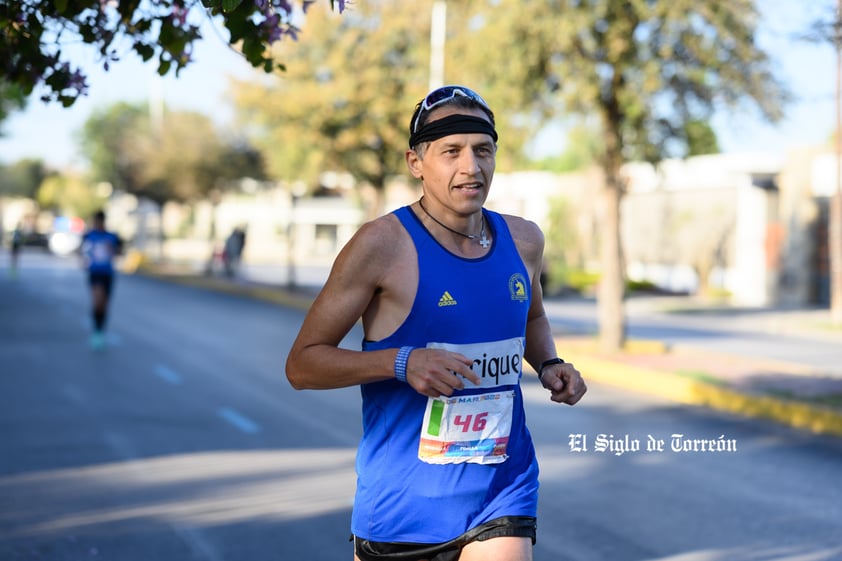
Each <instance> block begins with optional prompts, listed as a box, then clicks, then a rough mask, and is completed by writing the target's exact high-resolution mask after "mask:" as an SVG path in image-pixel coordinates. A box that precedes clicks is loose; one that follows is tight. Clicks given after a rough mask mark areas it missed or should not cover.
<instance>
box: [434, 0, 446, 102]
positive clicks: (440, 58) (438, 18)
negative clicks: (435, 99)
mask: <svg viewBox="0 0 842 561" xmlns="http://www.w3.org/2000/svg"><path fill="white" fill-rule="evenodd" d="M430 23H431V25H430V91H432V90H434V89H436V88H438V87H440V86H443V85H444V43H445V40H446V34H447V4H446V3H445V1H444V0H436V2H434V3H433V12H432V15H431V22H430Z"/></svg>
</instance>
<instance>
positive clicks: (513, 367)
mask: <svg viewBox="0 0 842 561" xmlns="http://www.w3.org/2000/svg"><path fill="white" fill-rule="evenodd" d="M523 346H524V341H523V338H522V337H513V338H511V339H504V340H502V341H490V342H486V343H471V344H467V345H455V344H452V343H429V344H428V345H427V348H428V349H445V350H448V351H452V352H454V353H460V354H463V355H465V356H466V357H468V358H469V359H471V361H473V364H472V365H471V370H473V372H474V374H476V375H477V376H479V377H480V379H481V380H482V384H480V385H479V386H476V385H474V384H473V383H472V382H470V381H468V380H465V388H477V387H479V388H496V387H498V386H513V385H515V384H517V383H518V380H519V379H520V373H521V368H522V366H523Z"/></svg>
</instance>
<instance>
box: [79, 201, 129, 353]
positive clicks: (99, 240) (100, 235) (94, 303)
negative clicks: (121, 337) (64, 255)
mask: <svg viewBox="0 0 842 561" xmlns="http://www.w3.org/2000/svg"><path fill="white" fill-rule="evenodd" d="M122 249H123V242H122V240H121V239H120V237H119V236H117V234H115V233H113V232H109V231H108V230H106V229H105V212H103V211H101V210H100V211H97V212H96V213H95V214H94V216H93V223H92V225H91V229H90V230H88V231H87V232H86V233H85V235H84V236H83V237H82V245H81V248H80V251H81V253H82V258H83V262H84V266H85V268H86V269H87V271H88V284H89V286H90V289H91V317H92V319H93V332H92V333H91V347H93V348H94V349H101V348H103V347H104V346H105V323H106V319H107V316H108V304H109V301H110V299H111V290H112V288H113V285H114V258H115V257H116V256H117V255H119V254H120V253H121V252H122Z"/></svg>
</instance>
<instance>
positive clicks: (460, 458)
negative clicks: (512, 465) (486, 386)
mask: <svg viewBox="0 0 842 561" xmlns="http://www.w3.org/2000/svg"><path fill="white" fill-rule="evenodd" d="M514 398H515V392H514V391H512V390H509V391H504V392H489V393H484V394H479V395H462V396H458V397H437V398H429V399H428V400H427V409H426V411H425V412H424V424H423V426H422V429H421V440H420V444H419V446H418V458H419V459H421V460H422V461H424V462H427V463H431V464H457V463H462V462H472V463H478V464H497V463H500V462H503V461H505V460H506V458H508V455H507V454H506V446H507V445H508V443H509V433H510V432H511V428H512V410H513V404H514Z"/></svg>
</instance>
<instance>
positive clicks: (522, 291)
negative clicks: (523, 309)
mask: <svg viewBox="0 0 842 561" xmlns="http://www.w3.org/2000/svg"><path fill="white" fill-rule="evenodd" d="M509 294H511V295H512V300H516V301H519V302H525V301H526V300H527V299H528V298H529V295H528V294H527V292H526V279H525V278H523V275H521V274H520V273H515V274H513V275H512V276H510V277H509Z"/></svg>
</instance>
